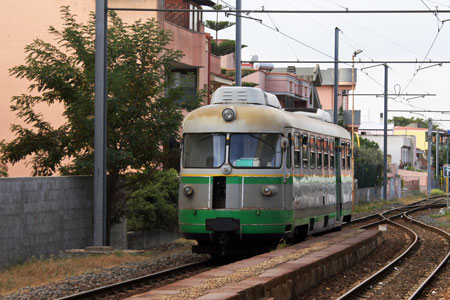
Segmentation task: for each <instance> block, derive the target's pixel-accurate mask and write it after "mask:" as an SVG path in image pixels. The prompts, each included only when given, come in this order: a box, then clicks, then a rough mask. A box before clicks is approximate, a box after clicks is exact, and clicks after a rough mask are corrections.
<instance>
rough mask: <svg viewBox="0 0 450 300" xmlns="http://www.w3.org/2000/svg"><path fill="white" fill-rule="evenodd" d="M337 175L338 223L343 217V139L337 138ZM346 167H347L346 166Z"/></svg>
mask: <svg viewBox="0 0 450 300" xmlns="http://www.w3.org/2000/svg"><path fill="white" fill-rule="evenodd" d="M334 145H335V147H334V149H335V158H336V159H335V160H334V161H335V168H334V169H335V174H336V221H340V220H341V216H342V178H341V153H344V154H345V152H342V150H343V149H341V147H340V146H341V139H339V138H336V140H335V144H334ZM344 167H345V165H344Z"/></svg>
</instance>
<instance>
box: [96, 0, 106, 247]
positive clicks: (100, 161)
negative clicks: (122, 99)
mask: <svg viewBox="0 0 450 300" xmlns="http://www.w3.org/2000/svg"><path fill="white" fill-rule="evenodd" d="M95 5H96V7H95V129H94V245H95V246H103V245H106V95H107V84H106V83H107V71H106V58H107V32H108V25H107V22H108V17H107V13H108V0H96V2H95Z"/></svg>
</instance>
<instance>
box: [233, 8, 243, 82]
mask: <svg viewBox="0 0 450 300" xmlns="http://www.w3.org/2000/svg"><path fill="white" fill-rule="evenodd" d="M241 9H242V0H236V49H235V58H236V86H241V44H242V41H241V32H242V28H241V20H242V18H241V12H240V10H241Z"/></svg>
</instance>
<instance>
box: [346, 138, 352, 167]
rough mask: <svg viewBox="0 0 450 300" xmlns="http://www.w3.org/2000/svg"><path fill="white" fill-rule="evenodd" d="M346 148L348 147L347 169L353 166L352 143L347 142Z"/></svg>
mask: <svg viewBox="0 0 450 300" xmlns="http://www.w3.org/2000/svg"><path fill="white" fill-rule="evenodd" d="M346 149H347V169H349V170H350V169H351V168H352V161H351V159H352V155H351V153H352V152H351V148H350V143H347V146H346Z"/></svg>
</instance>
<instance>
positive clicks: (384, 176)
mask: <svg viewBox="0 0 450 300" xmlns="http://www.w3.org/2000/svg"><path fill="white" fill-rule="evenodd" d="M388 69H389V67H388V65H387V64H384V142H383V149H384V153H383V162H384V170H383V200H387V169H388V165H387V124H388V123H387V121H388V115H387V114H388Z"/></svg>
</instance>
